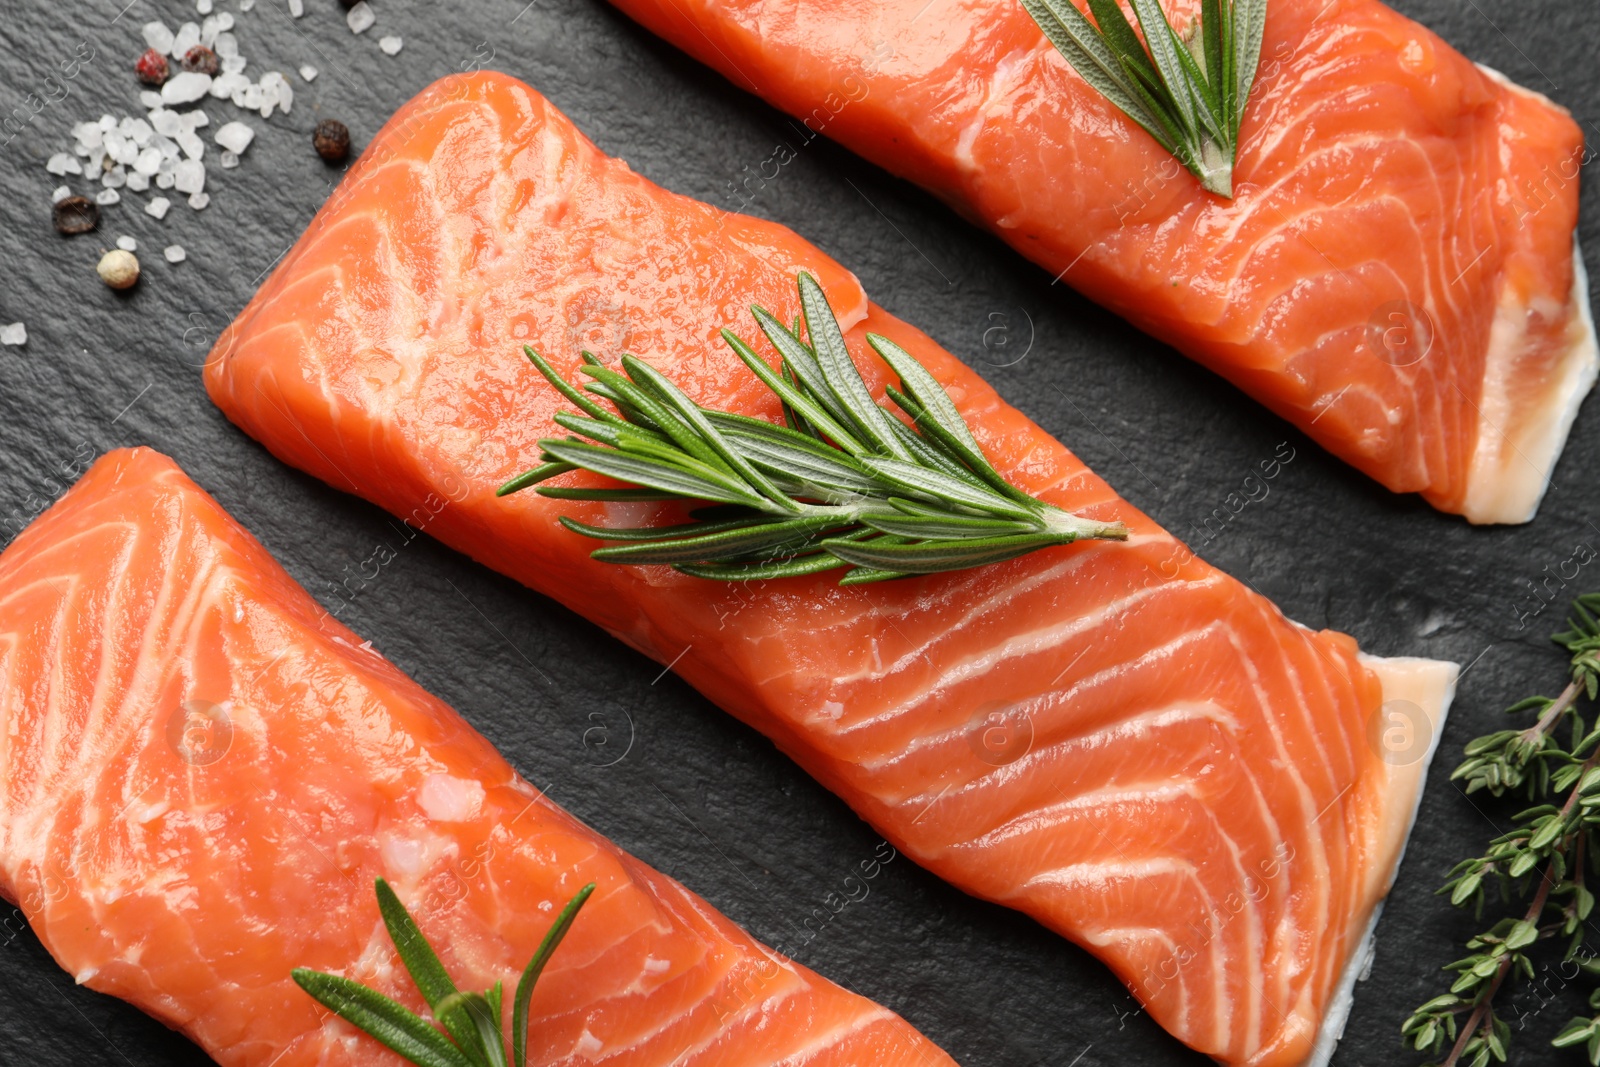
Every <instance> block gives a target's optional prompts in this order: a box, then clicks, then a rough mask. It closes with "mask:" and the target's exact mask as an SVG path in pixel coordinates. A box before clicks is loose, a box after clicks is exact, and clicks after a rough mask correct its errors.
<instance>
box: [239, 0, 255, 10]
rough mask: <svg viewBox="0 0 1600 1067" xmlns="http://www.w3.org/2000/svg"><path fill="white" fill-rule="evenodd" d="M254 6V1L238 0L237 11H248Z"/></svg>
mask: <svg viewBox="0 0 1600 1067" xmlns="http://www.w3.org/2000/svg"><path fill="white" fill-rule="evenodd" d="M255 6H256V0H239V10H240V11H249V10H250V9H251V8H253V7H255Z"/></svg>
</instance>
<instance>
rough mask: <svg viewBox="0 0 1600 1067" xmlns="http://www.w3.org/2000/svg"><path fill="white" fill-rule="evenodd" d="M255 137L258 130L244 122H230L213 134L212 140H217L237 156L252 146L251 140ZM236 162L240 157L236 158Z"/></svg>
mask: <svg viewBox="0 0 1600 1067" xmlns="http://www.w3.org/2000/svg"><path fill="white" fill-rule="evenodd" d="M255 138H256V131H255V130H252V129H251V128H250V127H249V126H246V125H245V124H244V123H242V122H230V123H228V124H227V125H226V126H224V127H222V128H221V129H220V130H218V131H217V132H216V133H215V134H214V135H212V140H214V141H216V142H217V144H218V145H219V146H221V147H222V148H225V149H227V150H228V151H229V152H232V153H233V154H234V156H235V157H238V156H239V155H241V154H243V152H244V150H245V149H246V148H249V147H250V142H251V141H253V140H255ZM234 162H235V163H237V162H238V159H237V158H235V160H234ZM224 165H226V164H224Z"/></svg>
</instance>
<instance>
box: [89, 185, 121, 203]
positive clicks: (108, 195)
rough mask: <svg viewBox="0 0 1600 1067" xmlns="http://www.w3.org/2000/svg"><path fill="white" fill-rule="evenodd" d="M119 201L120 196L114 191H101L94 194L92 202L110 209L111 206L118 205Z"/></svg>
mask: <svg viewBox="0 0 1600 1067" xmlns="http://www.w3.org/2000/svg"><path fill="white" fill-rule="evenodd" d="M121 200H122V194H121V193H119V192H117V191H116V190H115V189H102V190H100V191H99V192H98V193H95V194H94V202H95V203H97V204H99V205H100V206H101V207H110V206H111V205H112V204H116V203H120V202H121Z"/></svg>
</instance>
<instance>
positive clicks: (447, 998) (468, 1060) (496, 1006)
mask: <svg viewBox="0 0 1600 1067" xmlns="http://www.w3.org/2000/svg"><path fill="white" fill-rule="evenodd" d="M593 892H594V884H593V883H590V884H589V885H586V886H584V887H583V888H582V889H580V890H578V893H577V895H576V896H574V897H573V898H572V900H570V901H569V902H568V903H567V906H566V907H565V908H563V909H562V910H561V914H560V915H558V916H556V921H555V922H554V923H553V924H551V926H550V929H549V931H548V932H547V933H546V934H545V935H544V941H543V942H542V943H541V944H540V945H539V949H538V951H537V952H535V953H534V954H533V958H532V959H531V960H529V961H528V966H527V967H526V968H525V969H524V970H523V972H522V979H521V981H519V982H518V983H517V995H516V999H515V1000H514V1001H513V1002H512V1007H511V1064H512V1065H513V1067H526V1064H527V1059H528V1003H529V1001H531V1000H532V999H533V987H534V985H535V984H536V983H537V982H538V981H539V975H540V974H541V973H542V972H543V971H544V967H545V964H547V963H549V962H550V957H551V956H552V955H554V954H555V951H556V948H557V947H558V946H559V945H560V944H561V940H562V938H564V937H566V936H567V931H568V930H570V929H571V928H572V923H573V920H575V919H576V918H577V917H578V912H579V911H580V910H581V909H582V908H583V905H584V904H585V903H586V902H587V901H588V899H589V896H590V894H592V893H593ZM377 893H378V911H379V912H380V913H381V914H382V915H383V923H384V926H386V927H387V928H388V930H389V939H390V940H391V941H393V942H394V947H395V950H396V951H397V952H399V954H400V960H401V962H402V963H404V964H405V967H406V972H407V973H408V974H410V975H411V981H412V982H414V983H415V984H416V987H417V990H418V991H419V992H420V993H421V994H422V997H423V999H424V1000H426V1001H427V1002H428V1008H429V1010H430V1011H431V1012H432V1013H433V1017H434V1018H435V1019H437V1020H438V1021H439V1024H440V1025H441V1026H443V1027H444V1030H443V1031H442V1032H441V1031H440V1030H438V1029H437V1028H435V1027H434V1026H432V1025H431V1024H430V1023H429V1022H428V1021H427V1020H426V1019H423V1018H422V1017H421V1016H419V1015H416V1014H414V1013H412V1012H410V1011H408V1010H407V1009H406V1008H404V1007H403V1006H401V1005H400V1004H397V1003H395V1002H394V1001H392V1000H390V999H389V998H388V997H386V996H384V995H383V994H381V993H378V992H377V991H375V990H372V989H368V988H367V987H366V986H364V985H362V984H361V983H359V982H355V981H352V980H350V979H349V978H342V977H340V976H338V975H333V974H325V973H323V972H321V971H313V970H309V969H307V968H305V967H299V968H296V969H295V971H294V972H293V977H294V980H295V983H296V984H297V985H299V986H300V988H301V989H304V990H305V991H306V992H307V993H309V994H311V995H312V996H313V997H315V998H316V999H317V1000H318V1001H320V1002H321V1003H322V1005H323V1006H324V1007H326V1008H327V1009H328V1010H329V1011H331V1012H333V1013H334V1014H335V1015H337V1016H339V1018H341V1019H343V1020H345V1021H346V1022H348V1023H350V1024H351V1025H352V1026H355V1027H358V1028H359V1029H361V1030H364V1031H366V1032H367V1033H368V1034H370V1035H372V1036H373V1037H374V1038H376V1039H377V1040H378V1041H379V1042H381V1043H382V1044H384V1045H386V1046H387V1047H389V1048H390V1049H393V1050H394V1051H395V1052H398V1053H399V1054H400V1055H402V1056H404V1057H405V1058H406V1059H408V1060H410V1061H411V1062H412V1063H414V1064H416V1065H417V1067H506V1040H505V1033H504V1029H503V1025H502V1022H501V1019H502V1014H501V1009H502V999H503V996H504V988H503V983H500V982H496V983H495V986H494V988H493V989H491V990H489V991H488V992H486V993H464V992H462V991H461V990H459V989H457V988H456V985H455V982H453V981H451V979H450V975H449V974H447V973H446V972H445V969H444V965H443V964H442V963H440V962H439V956H438V954H437V953H436V952H434V950H433V947H432V946H431V945H429V944H428V940H427V938H425V937H423V936H422V931H421V930H420V929H419V928H418V927H417V923H416V920H415V919H413V918H412V917H411V913H410V912H409V911H407V910H406V906H405V905H404V904H402V903H401V902H400V898H399V897H397V896H396V895H395V892H394V890H393V889H390V888H389V883H388V882H386V881H384V880H383V879H382V878H379V879H378V882H377Z"/></svg>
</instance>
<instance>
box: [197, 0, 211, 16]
mask: <svg viewBox="0 0 1600 1067" xmlns="http://www.w3.org/2000/svg"><path fill="white" fill-rule="evenodd" d="M194 9H195V10H196V11H198V12H200V14H202V15H209V14H211V0H195V5H194Z"/></svg>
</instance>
